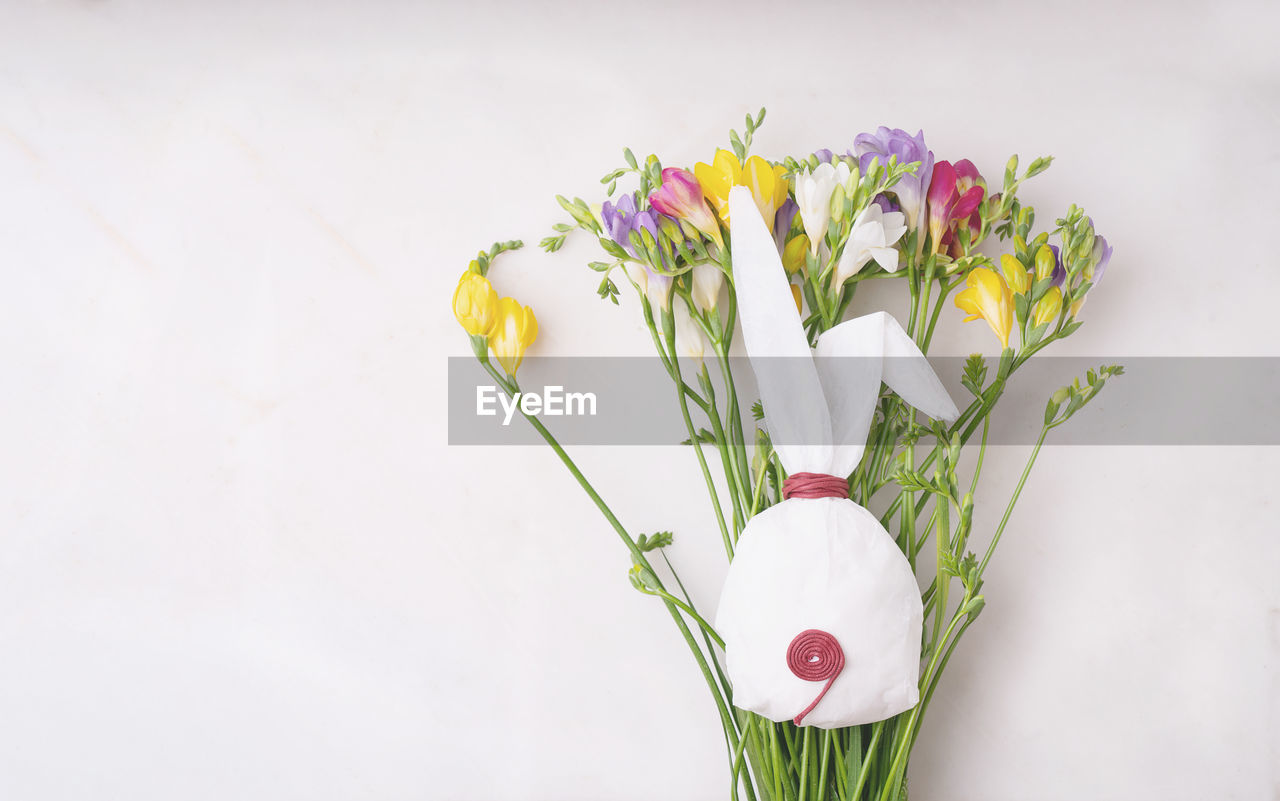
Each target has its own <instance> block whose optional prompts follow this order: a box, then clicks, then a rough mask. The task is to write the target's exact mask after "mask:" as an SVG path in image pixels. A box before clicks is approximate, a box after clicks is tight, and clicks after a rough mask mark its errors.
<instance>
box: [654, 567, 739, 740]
mask: <svg viewBox="0 0 1280 801" xmlns="http://www.w3.org/2000/svg"><path fill="white" fill-rule="evenodd" d="M658 553H659V554H661V556H662V561H663V562H664V563H665V564H666V566H667V570H670V571H671V577H672V578H673V579H675V580H676V586H677V587H679V588H680V594H681V595H683V596H684V600H685V601H686V602H687V603H688V604H689V607H690V608H693V598H692V597H691V596H690V595H689V591H688V590H687V589H685V586H684V582H683V581H681V580H680V574H679V573H677V572H676V568H675V565H673V564H671V560H670V559H668V558H667V553H666V550H665V549H659V550H658ZM702 641H703V642H704V643H706V646H707V653H708V654H709V655H710V656H711V666H712V667H713V668H715V672H716V679H717V680H718V681H719V682H720V691H721V692H722V693H723V694H724V697H725V700H726V701H728V702H729V703H730V704H732V703H733V686H732V685H731V684H729V679H728V677H726V676H725V675H724V670H723V669H722V668H721V667H720V659H719V657H717V656H716V652H715V649H714V648H712V647H711V637H710V636H709V635H708V633H707V632H706V630H703V632H702ZM721 650H724V649H723V648H721ZM738 730H739V731H741V730H742V726H741V724H739V725H738Z"/></svg>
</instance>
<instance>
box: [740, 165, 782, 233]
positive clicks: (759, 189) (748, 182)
mask: <svg viewBox="0 0 1280 801" xmlns="http://www.w3.org/2000/svg"><path fill="white" fill-rule="evenodd" d="M786 174H787V168H786V167H783V166H782V165H781V164H779V165H776V166H775V165H773V164H770V163H769V162H767V161H765V160H764V159H762V158H760V157H759V156H752V157H751V158H749V159H747V163H746V164H745V165H743V167H742V185H743V186H745V187H747V188H749V189H750V190H751V196H752V197H753V198H754V199H755V201H756V208H758V209H760V216H761V217H763V218H764V223H765V225H767V226H769V230H771V231H772V230H773V218H774V217H775V216H776V215H777V213H778V207H779V206H781V205H782V204H783V203H784V202H786V200H787V189H788V184H787V179H786V177H785V176H786Z"/></svg>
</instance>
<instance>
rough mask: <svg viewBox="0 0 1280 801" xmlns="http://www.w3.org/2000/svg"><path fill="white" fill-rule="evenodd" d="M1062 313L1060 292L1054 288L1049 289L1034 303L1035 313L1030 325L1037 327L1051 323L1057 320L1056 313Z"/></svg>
mask: <svg viewBox="0 0 1280 801" xmlns="http://www.w3.org/2000/svg"><path fill="white" fill-rule="evenodd" d="M1061 311H1062V290H1061V289H1059V288H1058V287H1056V286H1051V287H1049V291H1048V292H1046V293H1044V297H1042V298H1040V300H1038V301H1036V312H1035V316H1034V317H1033V318H1032V321H1031V325H1032V326H1039V325H1044V324H1045V323H1051V322H1053V321H1054V320H1056V319H1058V313H1059V312H1061Z"/></svg>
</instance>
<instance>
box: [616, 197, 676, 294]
mask: <svg viewBox="0 0 1280 801" xmlns="http://www.w3.org/2000/svg"><path fill="white" fill-rule="evenodd" d="M664 218H665V219H666V220H668V221H669V222H670V223H671V224H674V225H675V226H676V228H677V229H678V228H679V226H680V223H679V221H677V220H675V219H673V218H671V217H667V216H666V215H664V214H659V213H658V212H657V211H654V210H653V209H645V210H644V211H637V210H636V198H635V195H634V194H632V195H623V196H622V197H620V198H618V203H617V205H614V204H613V203H610V202H609V201H607V200H606V201H605V202H604V203H602V204H601V206H600V219H601V220H602V221H603V222H604V227H605V230H606V231H608V232H609V238H610V239H612V240H613V241H614V242H617V243H618V244H619V245H620V246H621V247H622V249H623V250H625V251H627V253H629V254H630V255H631V257H632V258H635V259H637V260H639V261H641V262H645V263H644V265H643V268H642V267H641V266H640V265H637V264H635V263H634V262H629V263H628V264H627V266H626V270H627V274H628V275H630V276H631V280H633V281H635V282H636V283H637V284H638V285H639V286H640V288H641V290H642V291H643V292H644V293H645V294H646V295H647V296H648V297H649V300H650V301H652V302H653V303H654V304H655V305H657V306H658V307H659V308H666V306H667V301H668V298H669V297H670V293H671V276H669V275H662V274H660V273H658V272H655V271H654V269H653V268H652V267H651V266H649V264H648V263H647V262H648V255H647V254H637V252H636V247H635V245H633V244H632V243H631V232H632V231H641V230H646V231H648V232H649V233H650V234H651V235H652V236H653V238H654V239H655V240H656V239H657V238H658V236H659V235H660V231H659V228H658V221H659V220H660V219H664Z"/></svg>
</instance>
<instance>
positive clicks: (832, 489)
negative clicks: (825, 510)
mask: <svg viewBox="0 0 1280 801" xmlns="http://www.w3.org/2000/svg"><path fill="white" fill-rule="evenodd" d="M848 497H849V480H848V479H846V478H843V477H841V476H831V475H827V474H826V473H792V474H791V475H789V476H787V478H786V480H784V481H783V482H782V498H783V500H786V499H787V498H848Z"/></svg>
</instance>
